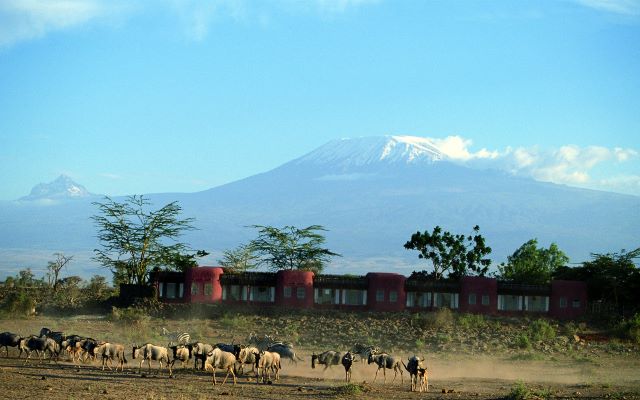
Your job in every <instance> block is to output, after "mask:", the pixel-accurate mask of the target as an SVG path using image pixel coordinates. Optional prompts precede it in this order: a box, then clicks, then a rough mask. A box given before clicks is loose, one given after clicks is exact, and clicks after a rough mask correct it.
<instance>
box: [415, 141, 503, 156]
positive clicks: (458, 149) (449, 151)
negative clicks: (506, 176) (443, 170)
mask: <svg viewBox="0 0 640 400" xmlns="http://www.w3.org/2000/svg"><path fill="white" fill-rule="evenodd" d="M427 140H429V141H430V142H432V143H433V145H434V146H435V147H437V148H438V150H440V151H441V152H442V153H443V154H444V155H445V156H446V157H447V158H448V159H450V160H453V161H469V160H474V159H493V158H496V157H498V156H499V153H498V152H497V151H489V150H487V149H485V148H483V149H480V150H479V151H477V152H471V151H469V147H470V146H471V145H472V144H473V141H472V140H469V139H464V138H462V137H460V136H457V135H456V136H447V137H446V138H444V139H437V138H427Z"/></svg>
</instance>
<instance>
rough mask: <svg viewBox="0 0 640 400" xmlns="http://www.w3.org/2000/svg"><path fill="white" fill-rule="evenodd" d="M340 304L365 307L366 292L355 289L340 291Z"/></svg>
mask: <svg viewBox="0 0 640 400" xmlns="http://www.w3.org/2000/svg"><path fill="white" fill-rule="evenodd" d="M342 304H346V305H349V306H366V305H367V291H366V290H357V289H342Z"/></svg>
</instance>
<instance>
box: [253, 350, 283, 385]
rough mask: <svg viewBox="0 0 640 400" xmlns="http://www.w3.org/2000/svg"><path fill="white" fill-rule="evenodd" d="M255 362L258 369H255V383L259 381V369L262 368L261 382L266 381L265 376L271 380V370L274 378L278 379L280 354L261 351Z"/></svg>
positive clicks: (280, 366) (280, 367)
mask: <svg viewBox="0 0 640 400" xmlns="http://www.w3.org/2000/svg"><path fill="white" fill-rule="evenodd" d="M256 364H257V365H258V369H257V371H256V383H259V381H260V379H259V378H260V370H262V382H263V383H266V382H267V378H268V380H269V381H271V372H275V380H276V381H277V380H279V379H280V369H282V365H281V363H280V354H278V353H276V352H270V351H261V352H260V353H259V354H258V355H257V356H256Z"/></svg>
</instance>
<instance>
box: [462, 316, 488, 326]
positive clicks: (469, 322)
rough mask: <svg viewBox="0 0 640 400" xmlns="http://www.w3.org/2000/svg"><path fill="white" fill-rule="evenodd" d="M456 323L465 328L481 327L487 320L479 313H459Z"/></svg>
mask: <svg viewBox="0 0 640 400" xmlns="http://www.w3.org/2000/svg"><path fill="white" fill-rule="evenodd" d="M458 325H459V326H460V327H462V328H465V329H481V328H484V327H485V326H486V325H487V322H486V321H485V319H484V316H483V315H480V314H460V315H459V316H458Z"/></svg>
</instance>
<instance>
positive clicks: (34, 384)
mask: <svg viewBox="0 0 640 400" xmlns="http://www.w3.org/2000/svg"><path fill="white" fill-rule="evenodd" d="M156 311H157V310H156ZM163 312H164V313H165V315H167V316H168V317H166V318H160V317H152V316H149V313H147V312H145V311H144V310H136V309H128V310H114V312H112V313H110V314H108V315H76V316H66V317H53V316H37V317H33V318H28V319H3V320H0V330H1V331H11V332H15V333H19V334H21V335H28V334H37V333H38V332H39V331H40V328H42V327H49V328H51V329H54V330H63V331H65V332H66V333H75V334H80V335H83V336H89V337H93V338H96V339H101V340H106V341H113V342H118V343H122V344H124V345H125V347H126V348H127V349H128V350H127V357H128V358H129V360H128V361H129V362H128V364H127V366H126V367H125V371H124V372H122V373H120V372H118V373H113V372H109V371H104V372H103V371H101V369H100V368H99V364H98V363H96V364H84V365H82V366H81V368H76V367H74V366H73V365H72V364H71V363H69V362H66V361H62V362H60V363H58V364H56V363H55V362H54V363H49V362H45V363H40V362H38V361H34V362H30V363H28V364H26V365H25V364H24V359H22V360H19V359H17V352H15V349H12V350H11V352H10V357H9V358H4V357H3V358H2V359H0V389H2V390H0V398H17V397H22V395H21V393H23V391H24V390H29V391H31V390H36V393H38V391H41V392H40V393H43V392H44V393H46V396H47V398H48V399H53V400H57V399H70V398H97V397H99V398H105V399H106V398H114V399H115V398H118V399H123V398H124V399H129V398H131V399H133V398H135V399H140V398H142V399H175V398H184V399H187V398H189V399H192V398H196V399H199V398H203V399H204V398H211V397H228V396H233V397H239V398H256V399H257V398H274V399H275V398H277V399H297V398H307V399H309V398H318V399H320V398H323V399H324V398H342V397H350V396H357V397H358V398H365V399H366V398H390V397H393V398H398V399H404V398H473V399H482V398H487V399H490V398H491V399H495V398H514V399H515V398H520V399H524V398H619V399H622V398H625V399H630V398H640V374H639V373H638V371H640V355H639V354H638V346H637V345H636V344H634V343H630V342H624V341H620V340H616V339H612V338H609V337H607V336H606V335H602V334H598V335H596V333H598V332H595V331H594V330H593V329H592V328H590V327H589V326H588V325H587V324H578V323H558V322H555V321H547V320H541V319H523V318H510V319H505V318H500V319H498V318H487V317H481V316H475V315H464V314H462V315H458V314H455V313H451V312H449V311H448V310H444V311H440V312H436V313H426V314H409V313H400V314H395V313H394V314H391V313H389V314H386V313H344V312H328V311H324V312H310V311H309V312H292V311H290V310H281V309H268V310H257V309H251V310H246V309H229V308H221V307H210V308H209V307H203V308H195V309H189V310H185V309H181V308H177V309H168V310H163ZM154 314H156V315H157V312H154ZM162 327H166V328H167V329H169V330H172V331H174V330H180V331H187V332H189V333H190V334H191V336H192V338H193V339H194V340H200V341H204V342H208V343H218V342H227V343H231V342H234V343H245V342H246V340H247V337H248V336H249V334H250V333H251V332H255V333H257V334H269V335H272V336H274V337H276V338H278V339H280V340H284V341H288V342H291V343H293V344H294V346H295V348H296V350H297V352H298V353H299V354H300V355H301V356H302V358H303V359H304V360H305V361H304V362H299V363H298V364H297V365H296V364H290V363H288V362H285V365H283V373H282V375H283V379H282V380H281V381H280V382H274V384H273V385H257V384H256V382H255V380H254V379H253V378H251V377H247V376H244V377H242V378H240V379H239V381H238V384H237V385H235V386H233V385H230V384H229V382H228V383H227V384H226V385H225V386H223V387H220V386H217V387H213V385H212V380H211V374H210V373H203V372H199V371H194V370H193V369H191V368H188V369H177V370H176V373H175V374H174V376H173V377H171V378H170V377H169V376H168V374H167V373H166V372H163V373H160V374H157V375H156V374H155V373H152V374H147V373H144V374H142V375H141V374H138V371H137V366H138V363H137V362H135V361H133V360H131V359H130V356H131V354H130V353H131V352H130V350H129V349H130V348H131V346H132V345H133V344H141V343H145V342H153V343H157V344H162V345H166V339H165V338H164V337H162V336H161V335H160V332H161V329H162ZM585 338H586V340H585ZM590 338H597V339H598V340H592V339H590ZM355 342H363V343H369V344H373V345H377V346H379V347H381V348H382V349H383V350H385V351H387V352H389V353H391V354H394V355H398V356H400V357H402V358H403V359H405V361H406V358H407V357H409V356H411V355H413V354H417V355H420V356H424V357H425V358H426V360H427V365H428V367H429V370H430V385H431V390H430V392H429V393H428V394H425V393H422V394H419V393H411V392H410V391H409V384H408V375H407V374H406V372H405V374H404V377H403V379H404V382H401V378H400V377H398V378H397V379H396V380H395V381H393V382H392V380H393V372H388V373H387V382H386V384H383V383H382V371H380V373H379V376H378V379H377V380H376V381H375V382H373V379H374V376H375V373H376V368H375V367H374V366H373V365H367V364H366V363H357V364H356V365H355V366H354V372H353V378H352V382H351V383H350V384H346V383H345V382H344V370H343V369H342V367H334V368H332V369H329V370H327V371H323V370H322V369H321V368H320V369H318V368H316V369H311V365H310V364H311V361H310V355H311V354H312V353H313V352H321V351H325V350H333V349H335V350H341V351H344V350H347V349H348V348H350V347H351V346H352V345H353V344H354V343H355ZM154 368H155V365H154ZM219 377H220V375H219ZM443 392H444V393H443Z"/></svg>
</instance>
